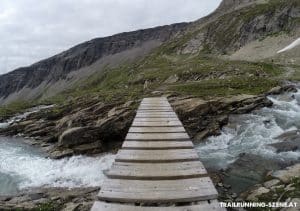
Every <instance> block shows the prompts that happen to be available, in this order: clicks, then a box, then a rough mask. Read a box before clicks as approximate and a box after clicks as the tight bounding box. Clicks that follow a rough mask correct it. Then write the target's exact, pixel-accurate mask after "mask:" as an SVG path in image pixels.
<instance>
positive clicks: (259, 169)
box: [224, 153, 281, 193]
mask: <svg viewBox="0 0 300 211" xmlns="http://www.w3.org/2000/svg"><path fill="white" fill-rule="evenodd" d="M280 168H281V164H280V163H277V162H276V161H274V160H269V159H265V158H263V157H260V156H258V155H253V154H246V153H244V154H241V155H240V156H239V158H238V159H237V160H236V161H235V162H234V163H232V164H230V165H229V167H228V169H227V170H226V173H227V174H228V176H226V177H224V183H226V184H230V185H231V186H232V191H233V192H235V193H241V192H243V191H246V190H247V189H248V188H249V187H251V186H253V185H255V184H258V183H260V182H262V181H263V179H264V177H265V175H266V173H267V172H268V171H271V170H276V169H280Z"/></svg>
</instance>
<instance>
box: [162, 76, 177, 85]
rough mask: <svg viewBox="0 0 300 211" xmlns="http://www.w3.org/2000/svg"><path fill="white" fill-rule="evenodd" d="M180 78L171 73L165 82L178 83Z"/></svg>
mask: <svg viewBox="0 0 300 211" xmlns="http://www.w3.org/2000/svg"><path fill="white" fill-rule="evenodd" d="M178 80H179V77H178V76H177V75H176V74H175V75H171V76H170V77H169V78H167V79H166V80H165V81H164V83H165V84H173V83H176V82H177V81H178Z"/></svg>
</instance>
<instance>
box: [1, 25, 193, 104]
mask: <svg viewBox="0 0 300 211" xmlns="http://www.w3.org/2000/svg"><path fill="white" fill-rule="evenodd" d="M186 25H187V24H186V23H181V24H174V25H169V26H162V27H156V28H152V29H146V30H139V31H134V32H128V33H121V34H117V35H114V36H110V37H105V38H97V39H94V40H91V41H88V42H85V43H82V44H79V45H77V46H75V47H73V48H71V49H69V50H67V51H64V52H62V53H60V54H58V55H55V56H53V57H51V58H48V59H45V60H43V61H40V62H38V63H35V64H33V65H31V66H29V67H23V68H19V69H17V70H15V71H12V72H10V73H8V74H5V75H1V76H0V103H1V102H2V103H5V102H10V101H13V100H26V99H32V98H37V97H40V96H42V95H43V94H45V92H46V91H47V90H49V89H50V90H51V92H52V94H55V93H57V92H59V91H62V90H63V89H66V88H68V87H69V86H70V85H71V84H72V82H74V81H76V80H79V79H81V78H84V77H87V76H88V75H90V74H91V73H93V72H95V71H101V70H102V69H103V68H104V66H107V65H116V64H118V63H120V62H123V61H126V60H130V59H135V58H137V57H139V56H142V55H144V54H146V53H147V52H149V51H150V50H151V49H153V48H155V47H157V46H159V45H160V44H161V43H163V42H164V41H166V40H169V39H170V38H171V37H173V36H175V35H176V34H178V33H180V31H182V30H184V29H185V27H186ZM101 59H102V60H101ZM99 60H101V62H98V64H95V63H97V61H99ZM92 64H95V65H94V66H93V67H92V68H89V67H90V66H92ZM77 72H78V73H77ZM63 81H64V82H63ZM58 82H59V85H58V84H57V83H58ZM54 84H56V86H55V87H53V86H52V85H54ZM58 86H59V87H58Z"/></svg>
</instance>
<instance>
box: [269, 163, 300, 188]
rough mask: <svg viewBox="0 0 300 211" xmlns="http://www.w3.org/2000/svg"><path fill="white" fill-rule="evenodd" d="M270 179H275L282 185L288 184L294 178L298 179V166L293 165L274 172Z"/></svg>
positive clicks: (299, 172) (299, 174)
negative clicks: (282, 183)
mask: <svg viewBox="0 0 300 211" xmlns="http://www.w3.org/2000/svg"><path fill="white" fill-rule="evenodd" d="M272 177H274V178H277V179H279V180H281V181H282V182H284V183H288V182H290V181H291V179H293V178H294V177H300V164H295V165H293V166H289V167H287V168H286V169H283V170H279V171H275V172H274V173H272Z"/></svg>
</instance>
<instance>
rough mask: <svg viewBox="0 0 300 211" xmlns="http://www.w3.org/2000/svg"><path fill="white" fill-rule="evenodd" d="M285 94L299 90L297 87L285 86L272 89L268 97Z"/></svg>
mask: <svg viewBox="0 0 300 211" xmlns="http://www.w3.org/2000/svg"><path fill="white" fill-rule="evenodd" d="M284 92H297V88H296V86H295V85H292V84H291V85H285V86H276V87H274V88H272V89H271V90H270V91H269V92H268V93H267V95H279V94H282V93H284Z"/></svg>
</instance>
